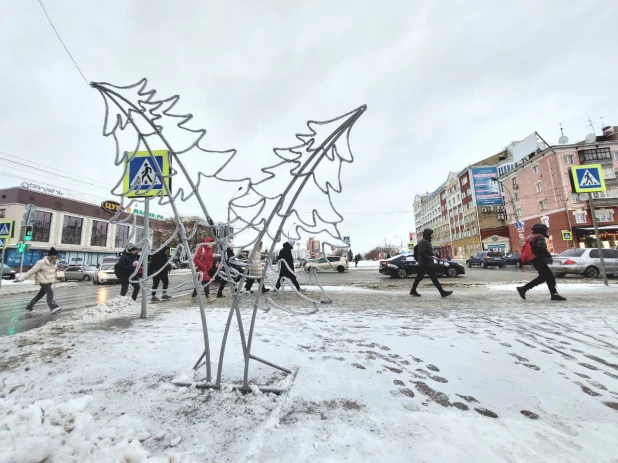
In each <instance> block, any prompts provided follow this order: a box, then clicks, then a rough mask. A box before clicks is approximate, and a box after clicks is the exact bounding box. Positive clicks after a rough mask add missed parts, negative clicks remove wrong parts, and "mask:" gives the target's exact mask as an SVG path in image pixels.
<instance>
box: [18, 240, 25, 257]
mask: <svg viewBox="0 0 618 463" xmlns="http://www.w3.org/2000/svg"><path fill="white" fill-rule="evenodd" d="M24 252H26V243H22V242H21V241H20V242H19V243H17V253H18V254H22V253H24Z"/></svg>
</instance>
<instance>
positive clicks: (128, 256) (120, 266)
mask: <svg viewBox="0 0 618 463" xmlns="http://www.w3.org/2000/svg"><path fill="white" fill-rule="evenodd" d="M138 261H139V255H138V254H137V246H135V245H134V244H130V245H128V246H127V248H126V249H125V250H124V251H123V252H122V254H121V255H120V259H118V262H116V265H115V266H114V273H115V274H116V276H117V277H118V278H119V279H120V295H121V296H123V297H124V296H126V295H127V292H129V283H131V286H133V294H132V295H131V299H133V300H134V301H136V300H137V295H138V294H139V288H140V285H139V283H133V282H130V281H129V280H130V279H131V275H133V272H135V268H136V267H137V266H138V265H139V262H138Z"/></svg>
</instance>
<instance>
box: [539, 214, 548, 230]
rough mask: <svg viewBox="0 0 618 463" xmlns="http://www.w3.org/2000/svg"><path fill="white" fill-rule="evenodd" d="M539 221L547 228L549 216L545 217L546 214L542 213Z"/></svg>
mask: <svg viewBox="0 0 618 463" xmlns="http://www.w3.org/2000/svg"><path fill="white" fill-rule="evenodd" d="M541 222H543V224H544V225H545V226H546V227H547V228H549V217H547V216H546V215H544V216H543V217H541Z"/></svg>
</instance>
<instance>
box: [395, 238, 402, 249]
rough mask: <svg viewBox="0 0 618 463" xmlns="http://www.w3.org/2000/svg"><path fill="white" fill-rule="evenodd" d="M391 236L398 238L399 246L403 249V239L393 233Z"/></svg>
mask: <svg viewBox="0 0 618 463" xmlns="http://www.w3.org/2000/svg"><path fill="white" fill-rule="evenodd" d="M393 238H397V239H398V240H399V247H400V248H401V249H403V240H402V239H401V238H400V237H398V236H397V235H393Z"/></svg>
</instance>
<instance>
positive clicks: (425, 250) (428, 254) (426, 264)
mask: <svg viewBox="0 0 618 463" xmlns="http://www.w3.org/2000/svg"><path fill="white" fill-rule="evenodd" d="M432 235H433V230H432V229H430V228H426V229H425V230H423V239H422V240H421V241H420V242H419V243H418V244H417V245H416V246H414V260H416V261H417V262H418V266H419V269H418V275H416V279H415V280H414V284H413V285H412V289H411V290H410V295H411V296H414V297H421V295H420V294H419V293H418V292H417V291H416V288H418V285H419V283H420V282H421V281H423V278H425V275H427V276H428V277H429V278H430V279H431V282H432V283H433V285H434V286H435V287H436V289H437V290H438V291H439V292H440V296H442V297H448V296H450V295H451V294H453V291H445V290H444V288H442V285H441V284H440V282H439V281H438V277H437V276H436V271H435V269H434V266H435V255H434V253H433V251H432V248H431V238H432Z"/></svg>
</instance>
